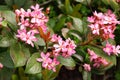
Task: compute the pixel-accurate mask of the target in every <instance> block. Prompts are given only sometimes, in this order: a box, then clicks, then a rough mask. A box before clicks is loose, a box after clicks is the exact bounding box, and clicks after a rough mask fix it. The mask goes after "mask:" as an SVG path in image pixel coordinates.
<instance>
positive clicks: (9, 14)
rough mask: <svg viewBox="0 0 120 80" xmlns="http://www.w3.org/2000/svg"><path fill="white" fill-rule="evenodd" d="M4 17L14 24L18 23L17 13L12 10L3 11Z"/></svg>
mask: <svg viewBox="0 0 120 80" xmlns="http://www.w3.org/2000/svg"><path fill="white" fill-rule="evenodd" d="M1 15H2V17H4V18H5V20H6V21H8V22H10V23H12V24H13V25H17V22H16V15H15V13H14V12H12V11H1Z"/></svg>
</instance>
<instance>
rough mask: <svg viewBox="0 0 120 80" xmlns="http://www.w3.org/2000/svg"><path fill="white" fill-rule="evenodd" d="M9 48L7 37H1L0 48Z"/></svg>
mask: <svg viewBox="0 0 120 80" xmlns="http://www.w3.org/2000/svg"><path fill="white" fill-rule="evenodd" d="M9 46H10V39H9V38H8V37H3V38H2V39H1V40H0V47H9Z"/></svg>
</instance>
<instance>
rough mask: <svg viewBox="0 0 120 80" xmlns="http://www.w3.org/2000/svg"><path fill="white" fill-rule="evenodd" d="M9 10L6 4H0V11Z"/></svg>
mask: <svg viewBox="0 0 120 80" xmlns="http://www.w3.org/2000/svg"><path fill="white" fill-rule="evenodd" d="M5 10H10V8H9V7H8V6H3V5H0V11H5Z"/></svg>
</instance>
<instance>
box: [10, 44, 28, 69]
mask: <svg viewBox="0 0 120 80" xmlns="http://www.w3.org/2000/svg"><path fill="white" fill-rule="evenodd" d="M10 56H11V58H12V60H13V62H14V66H15V67H20V66H24V65H25V64H26V61H27V60H28V58H29V57H30V52H29V49H28V48H26V47H24V46H23V45H21V44H20V43H16V44H14V45H12V46H11V47H10Z"/></svg>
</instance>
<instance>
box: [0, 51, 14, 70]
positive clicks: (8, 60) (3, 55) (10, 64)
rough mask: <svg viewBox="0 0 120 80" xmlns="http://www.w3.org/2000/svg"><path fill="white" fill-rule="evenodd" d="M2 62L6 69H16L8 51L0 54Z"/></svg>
mask: <svg viewBox="0 0 120 80" xmlns="http://www.w3.org/2000/svg"><path fill="white" fill-rule="evenodd" d="M0 62H1V63H2V64H3V65H4V67H8V68H14V63H13V61H12V59H11V57H10V53H9V52H8V51H6V52H2V53H0Z"/></svg>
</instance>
